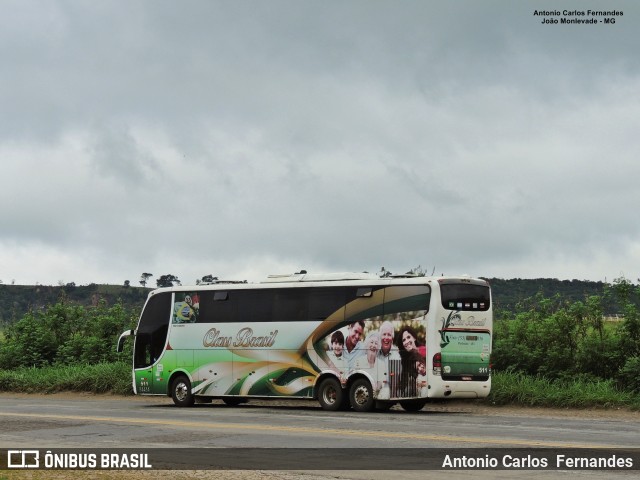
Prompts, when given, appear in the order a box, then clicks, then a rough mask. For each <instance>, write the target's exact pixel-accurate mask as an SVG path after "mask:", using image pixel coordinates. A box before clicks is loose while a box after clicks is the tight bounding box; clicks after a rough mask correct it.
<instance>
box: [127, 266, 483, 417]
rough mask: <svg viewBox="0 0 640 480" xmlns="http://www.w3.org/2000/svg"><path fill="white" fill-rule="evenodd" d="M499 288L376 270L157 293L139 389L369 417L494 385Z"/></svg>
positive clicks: (145, 314) (148, 310)
mask: <svg viewBox="0 0 640 480" xmlns="http://www.w3.org/2000/svg"><path fill="white" fill-rule="evenodd" d="M492 321H493V318H492V304H491V290H490V287H489V284H488V283H487V282H486V281H485V280H482V279H475V278H469V277H414V276H401V277H390V278H380V277H379V276H377V275H373V274H367V273H364V274H363V273H354V274H349V273H343V274H322V275H313V274H307V273H306V272H304V271H302V272H300V273H297V274H293V275H281V276H270V277H269V278H268V279H267V280H266V281H265V282H262V283H256V284H250V283H245V282H216V283H213V284H206V285H202V284H201V285H197V286H192V287H186V286H179V287H171V288H160V289H157V290H154V291H152V292H150V293H149V297H148V299H147V302H146V304H145V306H144V309H143V311H142V314H141V315H140V320H139V321H138V326H137V328H136V329H135V330H128V331H126V332H124V333H123V334H122V335H121V336H120V339H119V341H118V351H122V346H123V343H124V341H125V339H126V338H127V337H128V336H133V337H135V343H134V349H133V352H134V353H133V389H134V392H135V393H136V394H142V395H167V396H171V397H172V398H173V401H174V402H175V404H176V405H178V406H191V405H193V403H194V402H195V401H196V400H198V401H201V402H204V401H210V400H211V399H222V400H223V401H224V402H225V403H227V404H228V405H237V404H240V403H245V402H247V401H249V399H252V398H260V399H266V398H295V399H317V400H318V401H319V403H320V405H321V406H322V408H324V409H326V410H338V409H347V408H349V407H351V408H353V409H354V410H356V411H369V410H372V409H374V408H379V409H384V408H388V407H391V406H392V405H394V404H396V403H400V405H401V406H402V407H403V408H404V409H406V410H410V411H412V410H419V409H421V408H422V407H423V406H424V405H425V404H426V402H427V401H429V400H430V399H446V398H448V399H460V398H482V397H486V396H487V395H488V394H489V391H490V388H491V364H490V355H491V334H492V323H493V322H492Z"/></svg>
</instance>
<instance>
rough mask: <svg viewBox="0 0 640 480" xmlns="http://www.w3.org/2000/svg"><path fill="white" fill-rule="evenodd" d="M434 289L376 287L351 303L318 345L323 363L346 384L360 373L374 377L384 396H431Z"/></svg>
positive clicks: (374, 384) (376, 390)
mask: <svg viewBox="0 0 640 480" xmlns="http://www.w3.org/2000/svg"><path fill="white" fill-rule="evenodd" d="M428 305H429V293H428V289H427V288H426V287H423V286H416V287H388V288H380V289H378V290H372V291H371V292H370V295H363V296H362V297H359V298H356V299H355V300H354V301H352V302H350V303H349V304H347V305H346V310H345V315H344V322H343V323H342V324H341V325H339V328H335V327H336V325H335V323H334V324H333V325H331V323H330V322H329V323H327V322H324V323H323V324H322V325H321V326H320V329H321V328H323V327H329V326H333V327H334V328H332V329H331V330H330V332H328V333H327V334H326V335H324V336H323V337H322V339H321V340H320V341H319V342H316V343H315V344H314V347H315V351H316V352H317V353H318V367H319V368H320V369H321V370H324V371H326V370H330V371H333V372H335V374H336V375H337V376H338V377H339V378H340V379H341V381H343V382H346V381H347V380H348V378H349V377H350V376H351V375H353V374H356V373H361V374H365V375H367V376H368V378H369V379H370V380H371V383H372V387H373V390H374V395H375V396H376V398H378V399H379V400H386V399H390V398H404V397H426V396H427V377H426V373H427V372H426V346H425V345H426V319H425V316H426V313H427V309H428Z"/></svg>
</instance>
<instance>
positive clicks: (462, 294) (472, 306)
mask: <svg viewBox="0 0 640 480" xmlns="http://www.w3.org/2000/svg"><path fill="white" fill-rule="evenodd" d="M440 292H441V295H442V306H443V307H444V308H446V309H448V310H489V306H490V305H491V303H490V302H491V298H490V295H489V287H488V286H485V285H470V284H467V283H447V284H443V285H440Z"/></svg>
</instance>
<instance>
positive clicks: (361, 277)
mask: <svg viewBox="0 0 640 480" xmlns="http://www.w3.org/2000/svg"><path fill="white" fill-rule="evenodd" d="M435 282H438V283H440V284H443V283H445V284H448V283H472V284H475V285H487V286H489V282H488V281H486V280H484V279H481V278H472V277H469V276H467V275H460V276H451V277H426V276H425V277H422V276H416V275H410V274H406V275H392V276H390V277H380V276H378V275H376V274H372V273H366V272H365V273H358V272H354V273H349V272H346V273H324V274H308V273H306V272H304V273H302V272H301V273H294V274H289V275H269V276H268V277H267V279H266V280H264V281H262V282H258V283H248V282H246V281H236V280H217V281H214V282H211V283H201V284H198V285H180V286H174V287H163V288H157V289H155V290H152V291H151V292H150V293H149V294H150V295H155V294H156V293H160V292H170V291H174V292H185V291H189V292H193V291H195V290H200V291H202V290H223V289H224V290H226V289H229V290H244V289H270V288H285V287H292V288H296V287H328V286H340V287H344V286H349V285H353V286H358V285H394V284H403V285H407V284H415V285H418V284H428V283H435Z"/></svg>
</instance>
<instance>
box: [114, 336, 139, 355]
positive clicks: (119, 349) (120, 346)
mask: <svg viewBox="0 0 640 480" xmlns="http://www.w3.org/2000/svg"><path fill="white" fill-rule="evenodd" d="M135 334H136V333H135V330H127V331H126V332H123V333H122V335H120V338H118V345H117V346H116V352H118V353H121V352H122V349H123V347H124V341H125V340H126V339H127V337H129V336H131V335H135Z"/></svg>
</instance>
